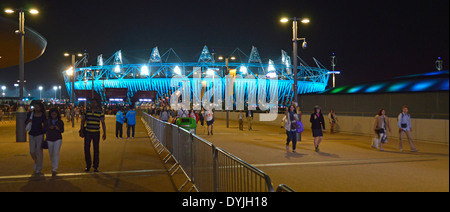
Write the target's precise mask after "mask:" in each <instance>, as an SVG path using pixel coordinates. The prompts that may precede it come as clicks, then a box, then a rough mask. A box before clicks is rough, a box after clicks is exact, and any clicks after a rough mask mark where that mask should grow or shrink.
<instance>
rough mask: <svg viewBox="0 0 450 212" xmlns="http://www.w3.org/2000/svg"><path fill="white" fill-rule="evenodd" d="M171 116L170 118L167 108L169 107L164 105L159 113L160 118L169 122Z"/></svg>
mask: <svg viewBox="0 0 450 212" xmlns="http://www.w3.org/2000/svg"><path fill="white" fill-rule="evenodd" d="M169 118H170V113H169V111H168V110H167V108H166V107H165V106H163V108H162V110H161V112H160V114H159V119H161V121H164V122H168V121H169Z"/></svg>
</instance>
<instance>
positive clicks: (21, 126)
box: [5, 8, 39, 142]
mask: <svg viewBox="0 0 450 212" xmlns="http://www.w3.org/2000/svg"><path fill="white" fill-rule="evenodd" d="M26 11H28V12H29V13H30V14H33V15H35V14H38V13H39V11H38V10H36V9H22V8H20V9H5V12H6V13H9V14H11V13H14V12H18V13H19V30H18V31H17V32H18V35H19V38H20V44H19V51H20V53H19V57H20V59H19V108H17V111H16V142H26V141H27V134H26V131H25V120H26V118H27V111H25V108H24V107H23V106H24V105H23V84H24V78H25V77H24V73H25V71H24V59H23V53H24V36H25V12H26Z"/></svg>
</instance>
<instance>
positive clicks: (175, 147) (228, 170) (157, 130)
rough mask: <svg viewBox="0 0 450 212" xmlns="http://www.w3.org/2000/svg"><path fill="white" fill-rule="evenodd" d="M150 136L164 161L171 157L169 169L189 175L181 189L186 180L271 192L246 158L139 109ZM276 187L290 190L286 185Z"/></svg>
mask: <svg viewBox="0 0 450 212" xmlns="http://www.w3.org/2000/svg"><path fill="white" fill-rule="evenodd" d="M142 121H143V122H144V124H145V125H146V128H147V130H148V132H149V135H150V138H151V139H152V142H153V144H154V145H155V148H156V150H157V152H158V153H159V154H162V152H164V151H167V152H168V154H167V155H166V156H165V157H164V158H163V160H164V162H165V163H167V162H168V161H169V160H170V159H171V158H173V159H174V160H175V164H174V165H173V166H172V167H171V168H170V169H169V172H171V173H172V175H173V174H175V172H177V171H178V170H180V169H181V170H182V171H183V173H184V174H185V175H186V177H187V178H188V179H187V180H186V182H185V183H184V184H183V185H182V186H181V187H180V188H179V189H178V190H179V191H181V190H182V189H183V188H184V187H185V186H186V185H187V184H188V183H189V182H191V183H192V185H193V186H192V188H191V189H190V191H191V190H193V189H195V190H197V191H200V192H274V191H275V190H274V188H273V186H272V182H271V180H270V177H269V176H268V175H266V174H265V173H264V172H262V171H261V170H259V169H257V168H255V167H253V166H251V165H250V164H248V163H246V162H245V161H243V160H241V159H239V158H237V157H236V156H234V155H232V154H230V153H228V152H226V151H225V150H223V149H221V148H218V147H215V146H214V145H213V144H212V143H211V142H208V141H206V140H204V139H202V138H200V137H198V136H197V135H195V134H192V133H190V132H189V131H187V130H185V129H183V128H180V127H178V126H177V125H173V124H170V123H167V122H163V121H161V120H159V119H156V118H154V117H152V116H150V115H149V114H147V113H142ZM277 191H284V192H292V191H293V190H292V189H290V188H289V187H288V186H286V185H280V186H279V187H278V188H277Z"/></svg>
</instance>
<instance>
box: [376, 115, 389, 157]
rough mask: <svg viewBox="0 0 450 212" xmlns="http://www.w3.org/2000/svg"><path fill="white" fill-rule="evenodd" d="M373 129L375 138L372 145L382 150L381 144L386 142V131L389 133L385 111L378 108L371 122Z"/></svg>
mask: <svg viewBox="0 0 450 212" xmlns="http://www.w3.org/2000/svg"><path fill="white" fill-rule="evenodd" d="M373 130H374V132H375V136H376V137H375V138H374V142H373V145H372V146H373V147H374V148H375V149H379V150H380V151H384V149H383V144H385V143H387V136H388V131H389V133H391V127H390V126H389V118H388V117H387V116H386V111H385V110H384V109H380V110H379V111H378V113H377V115H376V116H375V120H374V123H373Z"/></svg>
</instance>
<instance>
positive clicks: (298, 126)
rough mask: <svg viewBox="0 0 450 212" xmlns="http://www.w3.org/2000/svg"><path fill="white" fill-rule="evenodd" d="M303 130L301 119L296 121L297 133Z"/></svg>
mask: <svg viewBox="0 0 450 212" xmlns="http://www.w3.org/2000/svg"><path fill="white" fill-rule="evenodd" d="M303 131H304V129H303V123H302V122H301V121H297V133H301V132H303Z"/></svg>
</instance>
